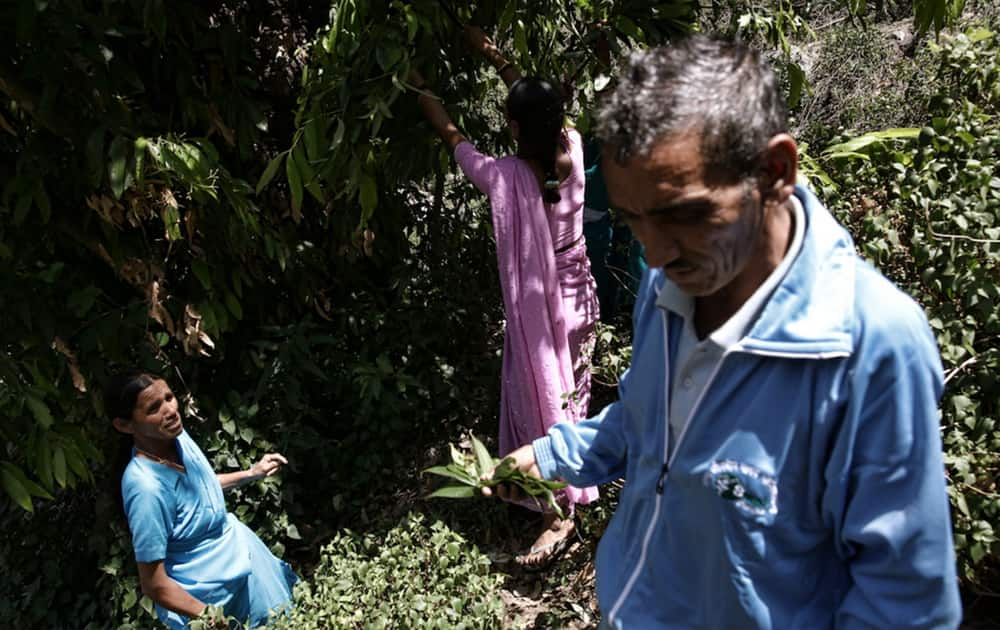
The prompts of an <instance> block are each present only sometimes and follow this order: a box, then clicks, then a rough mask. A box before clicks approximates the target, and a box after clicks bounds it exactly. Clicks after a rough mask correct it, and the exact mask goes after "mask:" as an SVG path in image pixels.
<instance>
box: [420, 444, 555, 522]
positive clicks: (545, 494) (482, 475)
mask: <svg viewBox="0 0 1000 630" xmlns="http://www.w3.org/2000/svg"><path fill="white" fill-rule="evenodd" d="M470 437H471V440H472V453H468V452H466V451H462V450H460V449H458V448H456V447H455V445H454V444H449V445H448V447H449V449H450V451H451V463H450V464H448V465H446V466H432V467H430V468H427V469H425V470H424V471H423V474H431V475H437V476H439V477H445V478H447V479H450V480H451V482H448V483H446V484H445V485H443V486H441V487H440V488H438V489H437V490H435V491H434V492H432V493H430V494H429V495H427V498H429V499H430V498H444V499H469V498H472V497H476V496H482V489H483V488H492V487H494V486H497V485H499V484H508V485H511V486H517V487H518V488H519V489H520V490H521V492H523V493H525V494H527V495H528V496H530V497H532V498H534V499H535V501H537V502H538V503H539V504H542V503H544V504H545V505H546V506H547V507H548V508H549V509H551V510H552V511H553V512H555V513H556V515H558V516H559V518H564V516H563V511H562V508H561V507H560V506H559V504H558V503H557V502H556V497H555V494H554V492H555V491H556V490H560V489H562V488H565V487H566V484H565V483H564V482H561V481H548V480H546V479H539V478H537V477H533V476H531V475H528V474H526V473H524V472H522V471H520V470H518V469H517V468H516V467H515V466H514V458H513V457H505V458H503V459H499V458H496V457H493V456H492V455H490V452H489V450H487V448H486V446H484V445H483V443H482V442H480V441H479V440H478V439H477V438H476V436H474V435H473V436H470ZM491 471H492V473H493V474H492V475H491V474H490V472H491Z"/></svg>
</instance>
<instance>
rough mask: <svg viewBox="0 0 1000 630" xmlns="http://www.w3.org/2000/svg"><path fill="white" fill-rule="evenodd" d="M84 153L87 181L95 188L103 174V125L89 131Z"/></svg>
mask: <svg viewBox="0 0 1000 630" xmlns="http://www.w3.org/2000/svg"><path fill="white" fill-rule="evenodd" d="M84 153H85V155H86V157H87V171H88V180H89V181H88V183H89V184H90V186H91V187H92V188H96V187H98V186H99V185H100V184H101V177H102V175H103V174H104V127H98V128H97V129H95V130H94V131H92V132H90V135H89V136H87V144H86V146H85V148H84Z"/></svg>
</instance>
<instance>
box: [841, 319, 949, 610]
mask: <svg viewBox="0 0 1000 630" xmlns="http://www.w3.org/2000/svg"><path fill="white" fill-rule="evenodd" d="M906 310H908V311H909V312H910V314H912V315H913V317H911V318H907V317H905V316H904V317H903V318H902V319H903V321H900V319H899V318H892V319H896V321H895V322H894V323H888V322H886V323H882V324H881V325H878V328H880V330H878V331H875V334H874V337H875V341H871V340H869V343H868V346H870V347H869V348H868V349H860V350H859V352H858V355H859V356H858V359H857V362H856V364H855V369H854V370H852V371H851V374H850V376H849V383H848V387H849V388H850V391H849V398H848V400H849V402H848V403H847V407H848V409H847V413H846V416H845V421H844V422H845V424H844V426H843V427H842V430H841V431H840V437H839V438H838V439H837V441H836V443H835V445H834V449H833V452H832V455H831V458H830V460H829V462H828V466H827V473H826V477H827V483H828V490H827V492H826V494H825V496H824V499H823V502H824V513H825V514H826V517H827V518H828V519H829V521H830V522H832V524H833V526H834V532H835V534H836V540H835V544H836V545H837V551H838V553H839V554H840V556H841V557H843V558H844V559H845V561H846V562H847V565H848V567H849V571H850V575H851V578H852V585H851V587H850V589H849V590H848V592H847V593H846V595H845V597H844V599H843V600H842V605H841V607H840V609H839V610H838V611H837V618H836V627H837V628H838V629H853V628H888V627H900V624H904V625H905V626H906V627H907V628H955V627H957V626H958V624H959V621H960V620H961V604H960V601H959V594H958V582H957V576H956V568H955V552H954V547H953V541H952V533H951V518H950V515H949V508H948V496H947V491H946V488H945V477H944V464H943V462H942V456H941V437H940V429H939V420H938V408H937V402H938V399H939V398H940V395H941V392H942V389H943V381H942V373H941V372H942V370H941V363H940V360H939V358H938V354H937V346H936V344H935V342H934V339H933V336H932V334H931V332H930V330H929V328H928V327H927V324H926V321H925V320H924V319H923V314H922V313H919V312H916V311H917V307H916V306H915V305H912V309H906ZM890 318H891V316H890V317H888V318H886V319H890Z"/></svg>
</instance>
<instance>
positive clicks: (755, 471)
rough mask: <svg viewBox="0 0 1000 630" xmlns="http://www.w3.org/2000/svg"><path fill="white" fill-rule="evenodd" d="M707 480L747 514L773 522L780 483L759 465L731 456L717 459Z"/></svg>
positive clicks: (724, 497)
mask: <svg viewBox="0 0 1000 630" xmlns="http://www.w3.org/2000/svg"><path fill="white" fill-rule="evenodd" d="M704 480H705V485H706V486H708V487H709V488H712V489H713V490H715V493H716V494H717V495H719V496H720V497H722V498H723V499H725V500H727V501H732V503H733V506H734V507H736V509H737V510H739V511H740V512H742V513H743V514H745V515H747V516H750V517H753V518H758V519H763V520H765V521H772V520H773V519H774V516H775V515H776V514H777V513H778V483H777V481H775V479H774V476H773V475H770V474H768V473H766V472H764V471H762V470H760V469H759V468H755V467H754V466H751V465H749V464H744V463H742V462H737V461H734V460H731V459H725V460H720V461H714V462H712V465H711V466H710V467H709V469H708V472H706V473H705V478H704Z"/></svg>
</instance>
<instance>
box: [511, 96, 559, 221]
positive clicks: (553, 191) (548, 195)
mask: <svg viewBox="0 0 1000 630" xmlns="http://www.w3.org/2000/svg"><path fill="white" fill-rule="evenodd" d="M507 115H508V116H509V117H510V119H511V120H514V121H516V122H517V125H518V127H519V128H520V133H519V137H518V155H520V156H521V157H523V158H526V159H529V160H535V161H537V162H538V163H539V164H540V165H541V167H542V172H543V173H544V174H545V182H544V183H543V185H542V199H543V200H544V201H545V202H546V203H555V202H557V201H559V200H560V199H561V198H562V197H561V196H560V195H559V176H558V175H557V174H556V152H557V151H558V148H559V144H560V141H561V139H562V133H563V118H564V117H565V115H566V113H565V107H564V105H563V97H562V93H560V91H559V90H558V89H557V88H556V87H555V86H554V85H552V84H551V83H549V82H548V81H546V80H545V79H541V78H539V77H523V78H521V79H518V80H517V81H515V82H514V83H513V85H511V86H510V92H508V93H507Z"/></svg>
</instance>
